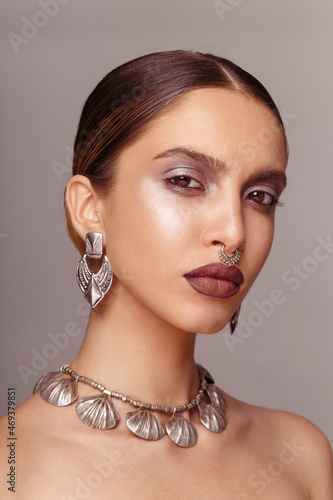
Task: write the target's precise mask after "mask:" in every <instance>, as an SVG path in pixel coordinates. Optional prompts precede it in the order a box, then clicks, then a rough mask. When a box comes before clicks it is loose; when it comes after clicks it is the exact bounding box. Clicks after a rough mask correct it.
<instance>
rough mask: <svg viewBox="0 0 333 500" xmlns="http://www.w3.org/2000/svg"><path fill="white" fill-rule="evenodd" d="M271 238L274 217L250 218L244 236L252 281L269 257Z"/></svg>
mask: <svg viewBox="0 0 333 500" xmlns="http://www.w3.org/2000/svg"><path fill="white" fill-rule="evenodd" d="M273 236H274V215H271V216H269V215H264V216H263V215H260V216H256V217H253V218H252V220H251V223H250V224H249V227H248V231H247V234H246V261H247V264H248V266H249V268H252V273H253V275H254V276H253V280H254V279H255V278H256V276H257V275H258V273H259V272H260V270H261V268H262V266H263V265H264V263H265V261H266V259H267V257H268V255H269V252H270V249H271V246H272V242H273ZM252 273H251V274H252Z"/></svg>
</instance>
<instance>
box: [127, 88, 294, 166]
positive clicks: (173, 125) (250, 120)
mask: <svg viewBox="0 0 333 500" xmlns="http://www.w3.org/2000/svg"><path fill="white" fill-rule="evenodd" d="M178 146H181V147H188V148H192V149H196V150H199V151H202V152H204V153H206V154H209V155H211V156H214V157H216V158H220V159H222V160H223V161H226V162H237V163H239V162H240V163H244V162H245V163H246V162H247V163H249V164H250V163H253V162H262V163H269V164H274V165H275V166H280V168H281V169H284V168H285V165H286V148H285V141H284V136H283V133H282V130H281V127H280V124H279V123H278V120H277V118H276V116H275V115H274V113H273V112H272V111H271V110H270V109H269V108H268V107H267V106H266V105H265V104H264V103H262V102H261V101H260V100H258V99H255V98H252V97H249V96H247V95H244V94H241V93H239V92H236V91H230V90H225V89H217V88H204V89H197V90H192V91H190V92H187V93H186V94H185V96H184V97H182V98H181V99H180V100H179V101H178V102H177V103H176V104H174V105H173V106H172V108H171V109H169V110H167V111H165V112H164V113H163V114H162V115H161V116H160V117H158V118H156V119H154V120H152V122H151V123H150V125H149V127H148V128H147V129H146V130H145V132H144V133H143V134H142V135H141V136H140V137H139V139H137V140H136V141H135V143H134V144H133V147H134V148H135V149H136V152H137V153H140V151H141V152H142V153H143V152H145V153H146V154H149V155H154V154H156V152H158V150H159V149H160V150H162V149H167V148H170V147H178ZM129 148H130V150H131V149H132V148H131V146H130V147H129ZM125 155H126V153H125Z"/></svg>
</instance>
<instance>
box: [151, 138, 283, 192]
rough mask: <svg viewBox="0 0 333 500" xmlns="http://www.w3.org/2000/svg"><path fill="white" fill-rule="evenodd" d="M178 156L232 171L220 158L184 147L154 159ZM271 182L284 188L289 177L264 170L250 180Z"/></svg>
mask: <svg viewBox="0 0 333 500" xmlns="http://www.w3.org/2000/svg"><path fill="white" fill-rule="evenodd" d="M170 156H171V157H172V156H177V157H180V158H185V159H187V160H188V159H190V160H192V161H195V162H196V163H201V164H202V163H204V164H205V165H207V166H208V167H210V168H213V169H215V170H221V171H222V172H228V171H229V170H230V169H229V168H228V167H227V165H226V163H225V162H224V161H222V160H220V159H218V158H214V157H213V156H210V155H207V154H204V153H201V152H200V151H195V150H194V149H188V148H184V147H176V148H171V149H167V150H166V151H163V152H162V153H159V154H158V155H157V156H155V157H154V160H156V159H158V158H167V157H170ZM270 180H277V181H278V182H280V183H281V184H282V185H283V187H284V188H285V187H286V186H287V176H286V174H285V173H284V172H281V171H280V170H275V169H268V168H263V169H261V170H259V171H258V172H256V173H255V174H254V175H253V176H251V178H250V179H249V181H250V182H264V181H270Z"/></svg>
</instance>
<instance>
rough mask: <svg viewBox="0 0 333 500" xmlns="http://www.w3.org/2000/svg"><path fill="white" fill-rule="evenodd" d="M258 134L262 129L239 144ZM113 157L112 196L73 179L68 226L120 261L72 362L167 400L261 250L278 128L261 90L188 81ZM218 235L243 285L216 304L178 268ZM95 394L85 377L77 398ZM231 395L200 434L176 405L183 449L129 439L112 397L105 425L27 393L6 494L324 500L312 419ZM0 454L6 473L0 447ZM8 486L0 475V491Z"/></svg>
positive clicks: (172, 399)
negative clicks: (98, 240)
mask: <svg viewBox="0 0 333 500" xmlns="http://www.w3.org/2000/svg"><path fill="white" fill-rule="evenodd" d="M263 131H264V134H263ZM253 136H256V137H266V140H265V141H263V142H262V143H261V144H260V146H261V147H258V149H257V150H256V151H255V153H253V151H252V152H251V154H249V153H248V149H247V148H246V145H247V144H248V141H249V138H250V137H253ZM267 138H269V140H267ZM113 167H115V168H117V176H116V182H115V185H114V187H113V190H112V191H111V192H110V193H109V194H108V195H107V196H106V197H103V196H101V195H98V194H97V192H96V191H95V190H94V189H93V187H92V186H91V184H90V182H89V180H88V179H87V178H86V177H84V176H81V175H77V176H74V177H72V178H71V180H70V181H69V183H68V188H67V195H66V200H67V205H68V209H69V212H70V216H71V220H72V223H73V225H74V228H75V230H76V231H77V232H78V234H79V235H80V236H81V238H82V239H84V238H85V234H86V233H87V232H88V231H98V232H101V233H103V235H104V241H105V249H106V254H107V256H108V258H109V260H110V262H111V265H112V268H113V271H114V282H113V284H112V287H111V289H110V291H109V293H108V294H107V296H106V297H105V298H104V299H103V301H102V302H101V303H100V305H98V306H97V307H96V309H94V310H92V312H91V315H90V319H89V323H88V327H87V332H86V336H85V339H84V342H83V345H82V348H81V350H80V351H79V353H78V355H77V357H76V358H75V359H74V361H73V362H72V366H73V368H74V369H75V370H76V371H77V372H78V373H79V374H82V375H85V376H87V377H90V378H92V379H94V380H96V381H98V382H101V383H103V384H104V385H105V386H106V387H107V388H109V389H111V390H117V391H120V392H122V393H124V394H128V395H130V396H132V397H134V398H136V399H140V400H142V401H146V402H152V403H155V404H162V405H172V406H176V405H179V404H183V403H184V402H187V401H189V400H191V398H193V397H194V396H195V394H196V392H197V389H198V385H199V381H198V375H197V372H196V369H195V364H194V343H195V335H196V334H195V332H200V333H203V334H212V333H215V332H218V331H220V330H221V329H222V328H223V327H224V326H225V325H226V324H227V323H228V321H229V319H230V317H231V316H232V314H233V312H234V311H235V310H236V308H237V307H238V306H239V304H241V302H242V301H243V299H244V297H245V296H246V294H247V292H248V291H249V289H250V287H251V285H252V284H253V282H254V280H255V279H256V277H257V275H258V273H259V272H260V270H261V268H262V266H263V264H264V262H265V260H266V258H267V256H268V254H269V251H270V248H271V244H272V240H273V232H274V213H275V207H276V203H277V200H278V199H279V197H280V195H281V193H282V191H283V189H284V186H285V167H286V152H285V146H284V142H283V137H282V134H281V131H280V130H279V126H278V124H277V121H276V118H275V117H274V116H273V114H272V112H271V111H270V110H269V109H268V108H267V107H265V106H264V105H263V104H261V103H260V102H258V101H257V100H253V99H250V98H249V97H247V96H244V95H242V94H239V93H237V92H233V91H226V90H223V89H198V90H194V91H191V92H189V93H187V94H186V96H185V97H183V98H182V99H181V101H180V102H179V103H178V104H177V106H176V107H173V108H172V109H171V110H169V111H166V112H165V113H164V114H163V115H162V116H160V117H159V118H157V119H155V120H154V121H153V122H151V123H150V126H149V128H148V129H147V130H146V131H145V132H144V133H143V134H142V135H141V136H140V137H139V138H138V139H137V140H136V141H135V142H133V143H132V144H131V145H129V146H128V147H127V148H126V149H125V150H124V151H123V153H122V154H121V156H120V159H119V161H118V163H117V165H116V166H113ZM96 209H98V211H97V212H96ZM222 243H223V244H224V245H225V251H226V253H227V254H228V255H231V254H232V253H233V252H234V251H235V250H236V249H239V250H240V251H241V252H242V255H241V259H240V261H239V263H238V266H239V268H240V269H241V271H242V273H243V275H244V283H243V284H242V285H241V287H240V290H239V292H238V293H237V294H236V295H234V296H232V297H229V298H224V299H219V298H213V297H208V296H205V295H203V294H200V293H198V292H197V291H195V290H194V289H193V288H192V287H190V285H189V284H188V283H187V281H186V280H185V278H184V274H186V273H187V272H189V271H191V270H192V269H195V268H197V267H199V266H202V265H204V264H208V263H211V262H217V261H218V255H217V251H218V250H219V249H220V248H221V245H222ZM207 368H208V369H209V367H207ZM226 375H227V374H226ZM230 376H232V375H230ZM94 392H95V391H93V390H92V389H90V388H88V387H86V386H84V385H82V384H80V386H79V394H80V396H85V395H88V394H90V395H91V394H93V393H94ZM226 400H227V412H226V418H227V422H228V423H227V428H226V430H225V431H224V432H223V433H221V434H214V433H212V432H209V431H208V430H207V429H205V428H204V427H203V426H202V425H201V424H200V422H199V421H198V415H197V411H193V412H191V414H190V415H186V416H187V417H188V418H189V419H190V420H191V421H192V422H193V423H194V425H195V426H196V429H197V431H198V441H197V444H196V445H195V446H194V447H193V448H190V449H182V448H179V447H177V446H176V445H175V444H173V443H172V442H171V440H170V439H169V438H168V437H167V436H165V437H164V438H162V439H161V440H160V441H157V442H148V441H143V440H140V439H139V438H136V437H135V436H133V435H132V434H131V433H130V431H129V430H128V429H127V427H126V425H125V422H124V419H125V414H126V412H127V411H132V408H131V407H129V406H128V405H126V404H124V403H121V402H117V401H116V402H115V406H116V407H117V410H118V412H119V413H120V417H121V421H120V423H119V424H118V427H117V428H116V429H113V430H111V431H104V432H102V431H98V430H95V429H92V428H89V427H87V426H85V425H84V424H82V423H81V422H80V421H79V419H78V418H77V416H76V414H75V408H74V405H72V406H69V407H64V408H57V407H53V406H51V405H49V404H47V403H46V402H44V401H43V400H42V398H41V397H40V395H39V394H36V395H34V396H32V397H31V398H29V399H28V400H27V401H26V402H24V403H23V404H22V405H20V406H19V407H18V408H17V435H18V443H19V446H18V456H17V460H18V476H17V477H18V481H17V493H16V498H19V499H24V500H39V499H41V500H45V499H46V498H47V499H48V500H53V499H56V500H66V499H67V500H73V499H80V498H91V499H94V500H105V499H114V498H117V499H129V498H134V497H135V498H137V499H140V500H141V499H142V500H150V499H159V500H160V499H168V498H174V499H202V498H207V499H221V500H222V499H223V500H249V499H251V500H252V499H257V498H265V499H270V500H281V499H283V500H332V498H333V479H332V478H333V468H332V453H331V449H330V446H329V443H328V441H327V439H326V437H325V436H324V435H323V434H322V432H321V431H320V430H319V429H318V428H317V427H315V426H314V425H313V424H312V423H310V422H309V421H307V420H306V419H304V418H302V417H299V416H297V415H293V414H289V413H285V412H279V411H273V410H268V409H264V408H259V407H255V406H251V405H248V404H245V403H242V402H240V401H237V400H235V399H234V398H232V397H230V396H229V395H226ZM159 418H160V419H161V421H163V423H165V419H164V417H163V416H162V415H161V416H160V415H159ZM6 432H7V419H6V417H3V418H2V419H1V435H2V436H3V435H5V434H6ZM1 453H2V456H1V473H2V474H3V476H2V478H3V477H4V473H5V472H4V471H7V468H8V466H7V454H6V450H4V447H1ZM11 495H12V494H11V493H9V492H8V491H7V486H6V485H5V484H4V481H3V479H2V480H1V483H0V496H1V498H3V499H7V498H12V496H11Z"/></svg>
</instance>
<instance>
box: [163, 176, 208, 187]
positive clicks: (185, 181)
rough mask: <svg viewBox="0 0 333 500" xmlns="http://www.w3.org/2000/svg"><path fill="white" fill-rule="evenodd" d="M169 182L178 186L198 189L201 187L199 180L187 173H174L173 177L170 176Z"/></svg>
mask: <svg viewBox="0 0 333 500" xmlns="http://www.w3.org/2000/svg"><path fill="white" fill-rule="evenodd" d="M169 182H171V184H173V185H174V186H177V187H179V188H192V189H200V187H201V185H200V182H198V181H196V180H195V179H193V177H190V176H188V175H176V176H175V177H172V178H170V179H169Z"/></svg>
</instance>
